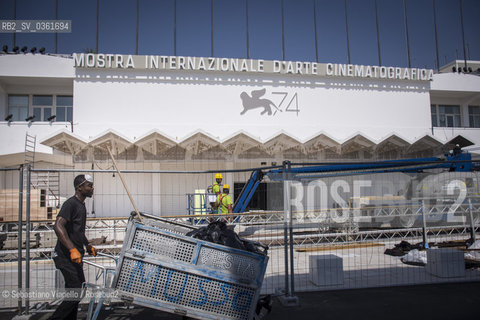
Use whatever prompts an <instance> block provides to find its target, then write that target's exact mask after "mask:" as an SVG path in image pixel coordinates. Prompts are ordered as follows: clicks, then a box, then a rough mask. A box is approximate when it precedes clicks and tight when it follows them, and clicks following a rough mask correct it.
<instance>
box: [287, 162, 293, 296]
mask: <svg viewBox="0 0 480 320" xmlns="http://www.w3.org/2000/svg"><path fill="white" fill-rule="evenodd" d="M287 176H288V180H289V183H288V194H289V197H288V212H289V213H290V214H289V221H288V224H289V235H290V291H289V296H290V297H293V296H294V294H295V260H294V256H293V212H292V205H291V202H290V200H291V199H292V194H291V192H292V188H291V187H292V186H291V180H292V178H291V163H290V161H287Z"/></svg>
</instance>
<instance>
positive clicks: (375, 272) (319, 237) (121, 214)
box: [0, 166, 480, 313]
mask: <svg viewBox="0 0 480 320" xmlns="http://www.w3.org/2000/svg"><path fill="white" fill-rule="evenodd" d="M45 172H48V173H49V174H51V175H52V176H57V177H58V181H59V186H58V192H57V193H55V192H54V191H53V190H52V187H51V186H49V185H48V181H47V183H45V181H44V183H43V184H42V182H39V179H38V176H40V174H41V173H42V174H44V173H45ZM84 172H91V174H92V175H93V176H94V180H95V184H94V187H95V194H94V196H93V197H92V198H91V199H88V200H87V201H86V206H87V210H88V220H87V237H88V238H89V239H90V240H93V241H94V245H95V246H96V247H97V249H98V250H99V252H102V253H106V254H111V255H116V254H118V253H119V251H120V249H121V247H122V244H123V240H124V239H125V237H126V235H125V228H126V226H127V221H128V217H129V215H130V212H131V211H132V206H131V204H130V202H129V200H128V197H127V196H126V193H125V191H124V190H123V188H122V186H121V185H120V184H119V183H118V181H117V179H118V177H115V176H114V173H115V172H113V171H112V170H86V171H82V170H78V169H76V170H67V169H63V170H46V169H32V168H30V167H29V166H26V167H25V168H23V167H22V168H20V169H1V170H0V191H1V194H0V204H1V206H0V217H1V219H2V220H1V221H0V240H1V242H0V287H1V288H2V296H3V298H4V299H2V300H1V301H0V308H2V309H5V308H8V309H12V308H15V309H17V310H18V311H19V313H29V312H40V311H42V310H43V309H45V308H51V307H52V306H54V304H55V302H56V301H58V299H59V297H58V295H56V294H55V293H54V292H55V291H56V290H57V289H58V286H59V283H60V282H61V278H60V277H59V275H60V274H59V273H58V272H56V270H55V267H54V265H53V263H52V260H51V254H52V250H53V247H54V246H55V243H56V236H55V234H54V231H53V229H52V226H53V223H54V218H55V216H56V214H57V213H58V211H59V209H60V206H61V204H62V203H63V201H65V200H66V199H67V198H68V197H70V196H71V195H73V194H74V190H73V185H72V184H73V178H74V176H75V175H76V174H79V173H84ZM122 172H123V174H124V175H125V178H126V181H127V183H128V184H129V186H130V189H131V190H130V191H131V192H132V195H133V198H134V199H135V201H136V203H137V205H138V207H139V210H140V211H142V212H145V213H149V214H151V215H154V216H158V217H162V218H165V219H168V220H169V221H172V222H178V223H182V224H189V225H192V226H195V227H197V226H204V225H206V224H207V223H208V221H209V219H210V218H215V217H218V216H217V215H210V214H206V213H208V212H209V211H208V210H203V208H204V207H203V206H204V205H205V203H200V204H199V203H197V204H195V199H193V198H192V197H190V198H189V195H188V194H195V193H196V190H199V189H206V188H207V186H208V185H209V184H211V182H212V181H213V180H214V179H213V176H214V174H213V172H210V171H209V172H197V173H192V172H188V173H182V172H178V171H175V172H173V171H172V172H166V171H148V170H143V171H142V170H137V171H133V170H132V171H122ZM223 172H226V176H227V179H226V180H227V182H229V183H231V184H232V185H233V182H246V181H247V180H248V178H249V175H250V172H249V171H248V170H242V171H238V170H237V171H235V170H232V172H228V170H227V171H223ZM289 178H290V177H288V176H285V179H283V181H281V182H274V181H267V183H270V184H272V186H268V188H267V189H269V190H270V191H268V190H267V191H266V192H265V193H264V197H265V199H263V200H262V201H264V204H265V208H264V209H262V210H258V209H257V210H255V209H251V210H249V211H247V212H245V213H237V214H232V215H231V216H230V217H231V219H230V221H231V222H230V224H232V225H234V230H235V231H236V233H237V234H238V235H239V236H240V237H242V238H245V239H248V240H253V241H257V242H260V243H262V244H264V245H267V246H269V251H268V252H269V253H268V256H269V262H268V266H267V269H266V273H265V278H264V281H263V285H262V287H261V294H273V295H278V296H280V297H283V299H284V302H285V303H287V304H295V303H296V302H297V300H296V297H295V293H296V292H300V291H318V290H336V289H353V288H366V287H380V286H399V285H412V284H425V283H443V282H452V281H455V282H459V281H478V280H480V269H479V265H480V254H479V252H480V246H479V245H478V242H476V240H477V238H478V233H479V232H480V222H479V220H480V218H479V217H480V198H479V195H480V177H479V176H478V173H477V172H468V173H459V172H438V173H432V174H423V173H419V174H402V173H398V172H397V173H385V174H383V173H377V174H369V175H362V174H356V175H349V176H337V177H326V178H319V179H314V180H312V179H311V180H297V181H293V180H290V179H289ZM232 189H233V188H232ZM232 191H233V190H232ZM232 196H233V197H234V198H235V197H236V196H237V194H236V193H235V192H234V193H233V195H232ZM254 201H256V200H254ZM197 205H200V207H201V208H202V210H199V211H195V210H193V211H190V214H188V213H189V209H191V207H192V206H194V207H195V206H197ZM198 212H200V213H201V214H195V213H198ZM192 213H194V214H192ZM472 245H473V246H472ZM86 259H88V260H89V261H91V264H85V265H84V269H85V273H86V278H87V282H88V283H89V284H90V285H97V286H99V287H102V286H103V285H104V281H105V280H104V278H103V274H102V273H101V272H102V270H99V268H97V267H95V264H96V265H101V266H104V267H107V266H108V267H114V265H115V262H114V261H112V259H109V258H108V257H105V256H98V257H95V258H94V257H88V256H86ZM46 302H47V303H48V304H47V303H46Z"/></svg>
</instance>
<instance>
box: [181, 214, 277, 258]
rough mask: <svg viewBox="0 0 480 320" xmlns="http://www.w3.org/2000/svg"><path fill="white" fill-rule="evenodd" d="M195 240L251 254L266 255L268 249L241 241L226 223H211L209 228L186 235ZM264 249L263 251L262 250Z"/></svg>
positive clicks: (199, 229) (202, 228) (257, 244)
mask: <svg viewBox="0 0 480 320" xmlns="http://www.w3.org/2000/svg"><path fill="white" fill-rule="evenodd" d="M186 235H187V236H190V237H192V238H195V239H200V240H204V241H208V242H213V243H217V244H221V245H224V246H227V247H230V248H236V249H240V250H247V251H250V252H255V253H260V254H266V251H267V250H268V247H266V246H263V245H261V244H260V243H256V242H253V241H248V240H243V239H241V238H240V237H239V236H238V235H237V234H236V233H235V231H233V230H232V229H230V228H228V226H227V224H226V223H225V222H224V221H221V220H217V221H213V222H210V223H209V224H208V226H206V227H201V228H198V229H195V230H192V231H190V232H188V233H187V234H186ZM260 248H263V251H262V250H260Z"/></svg>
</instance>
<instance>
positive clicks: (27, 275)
mask: <svg viewBox="0 0 480 320" xmlns="http://www.w3.org/2000/svg"><path fill="white" fill-rule="evenodd" d="M31 174H32V173H31V171H30V164H27V186H26V187H27V197H26V199H25V201H26V210H25V217H26V219H25V223H26V227H27V228H26V235H25V291H26V292H27V296H26V298H25V313H26V314H28V313H29V310H30V298H29V297H28V295H29V291H30V183H31Z"/></svg>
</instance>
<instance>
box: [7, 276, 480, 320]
mask: <svg viewBox="0 0 480 320" xmlns="http://www.w3.org/2000/svg"><path fill="white" fill-rule="evenodd" d="M297 296H298V298H299V301H300V305H299V306H297V307H284V306H282V305H281V304H280V302H279V301H278V299H274V302H273V309H272V312H271V313H270V314H269V315H268V316H267V317H265V318H264V319H280V320H282V319H298V320H300V319H302V320H303V319H322V320H328V319H335V320H342V319H355V320H361V319H365V320H367V319H368V320H375V319H382V320H385V319H388V320H395V319H401V320H407V319H435V320H437V319H449V320H456V319H478V314H479V310H480V282H467V283H448V284H434V285H421V286H403V287H385V288H373V289H355V290H338V291H322V292H307V293H299V294H298V295H297ZM49 315H50V313H43V314H36V315H34V316H32V317H31V318H30V319H32V320H40V319H41V320H44V319H47V318H48V316H49ZM13 316H14V314H13V313H7V312H0V319H12V318H13ZM85 317H86V311H81V312H80V313H79V319H85ZM99 319H107V320H125V319H153V320H156V319H173V320H175V319H182V317H180V316H178V315H173V314H169V313H164V312H160V311H158V310H152V309H147V308H133V309H114V310H102V312H101V314H100V317H99Z"/></svg>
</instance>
